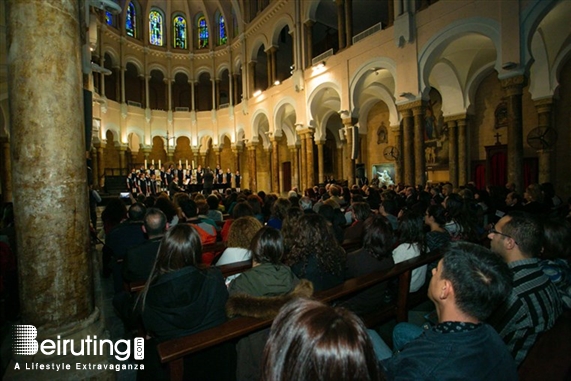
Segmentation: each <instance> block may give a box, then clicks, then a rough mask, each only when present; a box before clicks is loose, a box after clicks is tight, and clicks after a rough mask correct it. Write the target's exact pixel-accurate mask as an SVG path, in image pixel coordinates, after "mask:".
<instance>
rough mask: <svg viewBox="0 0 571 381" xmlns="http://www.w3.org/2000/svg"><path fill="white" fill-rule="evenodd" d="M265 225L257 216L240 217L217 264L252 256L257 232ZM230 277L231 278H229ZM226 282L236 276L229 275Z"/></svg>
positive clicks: (232, 228)
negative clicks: (253, 242)
mask: <svg viewBox="0 0 571 381" xmlns="http://www.w3.org/2000/svg"><path fill="white" fill-rule="evenodd" d="M262 227H263V225H262V224H261V223H260V221H258V220H257V219H256V218H254V217H252V216H244V217H240V218H238V219H237V220H236V221H234V222H233V223H232V225H231V226H230V232H229V233H228V242H227V243H226V250H224V252H223V253H222V255H221V256H220V258H218V261H216V265H217V266H221V265H226V264H229V263H234V262H241V261H247V260H250V259H251V258H252V253H251V252H250V244H251V243H252V239H253V238H254V236H255V235H256V233H257V232H258V231H259V230H260V229H261V228H262ZM228 278H230V279H228ZM228 278H227V279H226V282H229V281H231V280H232V279H233V278H234V277H232V278H231V277H228Z"/></svg>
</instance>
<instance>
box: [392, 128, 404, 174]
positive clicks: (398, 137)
mask: <svg viewBox="0 0 571 381" xmlns="http://www.w3.org/2000/svg"><path fill="white" fill-rule="evenodd" d="M391 131H392V132H393V134H394V136H395V147H396V148H397V149H398V152H399V154H398V156H397V158H396V159H395V166H396V169H395V176H396V178H395V183H397V184H398V183H401V182H403V179H404V167H403V164H402V163H403V160H402V131H401V125H400V124H398V125H395V126H391Z"/></svg>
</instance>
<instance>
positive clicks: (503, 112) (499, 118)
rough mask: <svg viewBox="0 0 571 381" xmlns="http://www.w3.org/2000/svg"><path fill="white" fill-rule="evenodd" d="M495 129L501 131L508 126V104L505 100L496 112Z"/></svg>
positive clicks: (497, 107)
mask: <svg viewBox="0 0 571 381" xmlns="http://www.w3.org/2000/svg"><path fill="white" fill-rule="evenodd" d="M494 121H495V123H494V127H495V129H496V130H497V129H500V128H502V127H507V125H508V104H507V103H506V101H505V99H502V100H501V101H500V103H499V104H498V105H497V106H496V110H495V111H494Z"/></svg>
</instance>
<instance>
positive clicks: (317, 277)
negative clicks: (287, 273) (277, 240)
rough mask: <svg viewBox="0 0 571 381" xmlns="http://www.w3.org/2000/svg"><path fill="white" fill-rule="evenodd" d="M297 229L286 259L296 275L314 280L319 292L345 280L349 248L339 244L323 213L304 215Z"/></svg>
mask: <svg viewBox="0 0 571 381" xmlns="http://www.w3.org/2000/svg"><path fill="white" fill-rule="evenodd" d="M297 232H298V234H297V237H296V239H295V241H294V242H293V245H292V247H291V250H290V252H289V254H288V255H287V257H286V260H285V263H286V264H287V265H289V266H290V267H291V268H292V270H293V272H294V274H296V275H297V276H298V277H299V278H305V279H308V280H310V281H311V282H313V286H314V288H315V290H316V291H319V290H325V289H327V288H330V287H334V286H337V285H338V284H341V283H343V281H344V280H345V262H346V254H345V250H343V248H342V247H341V246H339V243H338V242H337V240H336V239H335V237H334V235H333V230H332V229H331V226H330V225H329V224H328V223H327V220H326V219H325V218H324V217H323V216H321V215H319V214H304V215H303V216H301V217H300V218H299V222H298V230H297Z"/></svg>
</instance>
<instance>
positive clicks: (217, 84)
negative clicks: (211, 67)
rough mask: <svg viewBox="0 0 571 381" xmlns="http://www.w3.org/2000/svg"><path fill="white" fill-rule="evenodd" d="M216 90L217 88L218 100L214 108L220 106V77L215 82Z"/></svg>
mask: <svg viewBox="0 0 571 381" xmlns="http://www.w3.org/2000/svg"><path fill="white" fill-rule="evenodd" d="M214 90H215V92H216V101H215V103H214V107H213V108H215V109H217V108H219V107H220V80H219V79H217V80H216V81H215V82H214Z"/></svg>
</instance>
